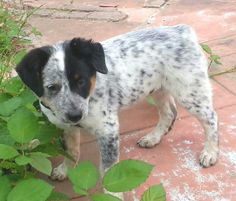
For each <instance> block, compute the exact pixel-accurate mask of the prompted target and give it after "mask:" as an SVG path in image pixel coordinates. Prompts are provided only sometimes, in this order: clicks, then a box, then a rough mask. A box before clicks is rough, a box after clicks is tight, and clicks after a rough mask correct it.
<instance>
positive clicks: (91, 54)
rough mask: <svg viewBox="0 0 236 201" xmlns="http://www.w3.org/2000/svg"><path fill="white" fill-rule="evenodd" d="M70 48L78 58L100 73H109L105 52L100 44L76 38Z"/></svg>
mask: <svg viewBox="0 0 236 201" xmlns="http://www.w3.org/2000/svg"><path fill="white" fill-rule="evenodd" d="M70 48H71V50H72V52H73V53H74V55H75V56H76V57H78V58H83V59H85V60H87V61H88V62H89V63H91V65H92V67H93V68H94V69H95V70H96V71H98V72H99V73H103V74H107V73H108V69H107V66H106V62H105V54H104V50H103V47H102V45H101V44H100V43H96V42H93V41H92V40H86V39H83V38H74V39H72V40H71V42H70Z"/></svg>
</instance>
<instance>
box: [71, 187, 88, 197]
mask: <svg viewBox="0 0 236 201" xmlns="http://www.w3.org/2000/svg"><path fill="white" fill-rule="evenodd" d="M73 189H74V191H75V192H76V193H77V194H79V195H84V196H85V195H88V192H87V191H86V190H83V189H81V188H80V187H79V186H75V185H74V186H73Z"/></svg>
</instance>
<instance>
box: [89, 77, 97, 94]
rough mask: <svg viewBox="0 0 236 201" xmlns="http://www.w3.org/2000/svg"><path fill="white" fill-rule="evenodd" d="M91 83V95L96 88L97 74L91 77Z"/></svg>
mask: <svg viewBox="0 0 236 201" xmlns="http://www.w3.org/2000/svg"><path fill="white" fill-rule="evenodd" d="M90 83H91V87H90V93H89V94H90V95H91V93H92V92H93V91H94V89H95V85H96V75H94V76H92V77H91V78H90Z"/></svg>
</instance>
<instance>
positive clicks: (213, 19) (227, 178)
mask: <svg viewBox="0 0 236 201" xmlns="http://www.w3.org/2000/svg"><path fill="white" fill-rule="evenodd" d="M45 2H46V3H45ZM24 3H25V6H27V7H29V8H31V7H37V6H40V5H43V7H42V8H41V9H40V10H38V11H37V13H36V14H37V15H34V16H32V17H31V19H30V23H31V24H32V25H33V26H35V27H37V28H38V29H39V31H41V33H42V34H43V35H42V37H40V38H35V40H34V43H35V45H45V44H50V43H54V42H57V41H60V40H65V39H70V38H73V37H75V36H80V37H85V38H93V39H94V40H97V41H102V40H104V39H107V38H109V37H112V36H115V35H118V34H121V33H125V32H128V31H131V30H134V29H139V28H144V27H152V26H162V25H175V24H180V23H184V24H189V25H191V26H192V27H193V28H194V29H195V30H196V32H197V35H198V38H199V41H200V42H204V43H206V44H208V45H209V46H210V47H211V48H212V49H213V51H214V52H215V53H216V54H218V55H220V56H221V61H222V63H223V65H222V66H213V67H212V69H211V70H210V74H218V73H219V72H222V71H226V70H227V69H230V68H233V67H236V59H235V58H236V1H235V0H224V1H222V0H198V1H196V0H166V1H165V0H146V1H145V2H144V1H143V0H129V1H124V0H121V1H118V0H111V1H108V0H106V1H101V0H83V1H79V0H77V1H76V0H74V1H73V0H72V1H69V0H64V1H63V0H52V1H43V0H37V1H36V0H35V1H33V0H32V1H24ZM144 5H145V6H144ZM55 9H56V10H55ZM211 82H212V87H213V93H214V106H215V108H216V111H217V113H218V115H219V127H220V149H221V151H220V158H219V161H218V163H217V164H216V165H215V166H213V167H210V168H207V169H204V168H202V167H200V166H199V164H198V158H199V154H200V152H201V149H202V147H203V141H204V133H203V129H202V127H201V126H200V124H199V122H197V121H196V119H195V118H194V117H192V116H190V115H189V114H188V113H187V112H186V111H185V110H183V109H182V108H179V113H178V119H177V121H176V123H175V125H174V128H173V130H172V131H171V132H170V133H169V134H168V135H166V136H165V137H164V139H163V140H162V142H161V144H160V145H158V146H156V147H154V148H153V149H142V148H139V147H138V146H137V145H136V141H137V140H138V139H139V138H140V137H141V136H143V135H145V134H147V133H148V132H149V131H150V130H151V129H152V128H153V127H154V126H155V124H156V123H157V121H158V116H157V109H156V108H155V107H153V106H150V105H148V104H147V103H146V102H145V101H143V102H141V103H139V104H137V105H136V106H134V107H132V108H130V109H127V110H124V111H121V112H120V124H121V129H120V130H121V147H120V152H121V159H128V158H132V159H140V160H144V161H147V162H149V163H151V164H154V165H155V166H156V167H155V169H154V170H153V172H152V174H151V176H150V177H149V179H148V180H147V181H146V182H145V184H143V185H142V186H140V187H139V188H138V189H137V190H136V191H133V192H131V193H127V195H126V200H127V201H137V200H139V199H137V198H140V195H141V194H142V192H143V191H144V190H145V189H146V188H147V187H148V186H150V185H154V184H158V183H160V182H161V183H163V185H164V187H165V189H166V192H167V200H168V201H234V200H235V199H236V191H235V188H236V87H235V86H236V72H232V73H225V74H220V75H217V76H214V77H213V78H212V79H211ZM81 148H82V150H81V160H92V161H93V162H95V163H96V164H98V151H97V150H98V147H97V146H96V140H95V139H93V138H92V137H89V136H88V134H84V135H83V138H82V145H81ZM59 161H60V159H54V163H55V165H56V163H58V162H59ZM53 184H54V185H56V189H57V190H59V191H63V192H65V193H67V194H68V195H70V197H71V199H72V200H73V201H84V200H86V199H85V198H82V197H78V196H76V195H75V194H74V193H73V190H72V188H71V186H70V185H69V183H68V181H64V182H61V183H60V182H53Z"/></svg>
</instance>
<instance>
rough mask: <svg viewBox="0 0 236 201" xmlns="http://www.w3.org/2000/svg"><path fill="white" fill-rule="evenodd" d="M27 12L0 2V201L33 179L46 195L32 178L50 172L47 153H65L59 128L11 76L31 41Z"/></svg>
mask: <svg viewBox="0 0 236 201" xmlns="http://www.w3.org/2000/svg"><path fill="white" fill-rule="evenodd" d="M30 15H31V13H27V12H25V11H22V12H20V11H19V10H18V11H16V10H15V9H13V8H12V7H11V6H9V5H7V4H5V3H3V2H2V1H1V2H0V27H1V28H0V175H3V176H2V177H1V178H0V186H1V187H2V186H4V188H0V201H2V200H4V201H5V200H6V195H7V193H8V192H10V195H11V196H10V195H9V199H8V200H9V201H11V200H15V197H16V196H15V195H17V194H18V193H19V192H20V191H23V190H22V187H24V185H26V186H27V185H28V186H31V185H32V186H33V185H34V184H36V183H38V189H37V188H36V189H37V191H35V194H38V195H39V194H40V192H41V193H43V194H45V195H47V194H48V193H49V191H48V189H52V188H51V187H50V188H49V184H47V183H45V182H44V181H41V180H36V179H34V177H35V174H36V172H37V171H40V172H42V173H44V174H47V175H50V173H51V170H52V167H51V162H50V161H49V160H48V157H50V156H53V155H61V154H64V151H63V150H62V148H61V146H60V142H59V140H58V139H59V138H58V137H56V136H58V134H60V132H61V131H60V130H58V129H57V128H56V127H55V126H53V125H51V124H49V122H48V121H47V120H46V118H45V117H44V116H43V115H42V113H41V112H40V111H39V110H38V102H37V100H36V97H35V96H34V94H33V93H32V92H31V91H30V90H28V89H27V88H26V87H25V86H24V85H23V83H22V82H21V80H20V79H19V77H12V73H13V71H12V69H13V68H14V67H15V65H16V63H18V62H19V60H20V59H21V58H22V57H23V56H24V54H25V48H26V46H28V45H30V42H31V41H30V40H28V39H26V38H28V36H29V34H31V33H32V32H29V33H27V32H26V31H24V30H25V28H26V26H27V29H28V30H30V28H31V27H29V26H28V25H27V23H26V22H27V19H28V17H29V16H30ZM32 30H34V29H32ZM34 32H35V31H34ZM15 185H16V186H15ZM18 185H19V186H18ZM14 186H15V187H14ZM13 187H14V188H13ZM16 187H17V188H16ZM12 188H13V190H11V189H12ZM18 188H19V189H18ZM46 188H47V191H46ZM14 189H15V190H14ZM44 190H45V191H44ZM54 195H55V193H54ZM25 196H26V195H25ZM17 197H18V196H17ZM26 200H27V201H29V200H30V199H26ZM35 200H37V199H36V198H35Z"/></svg>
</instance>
